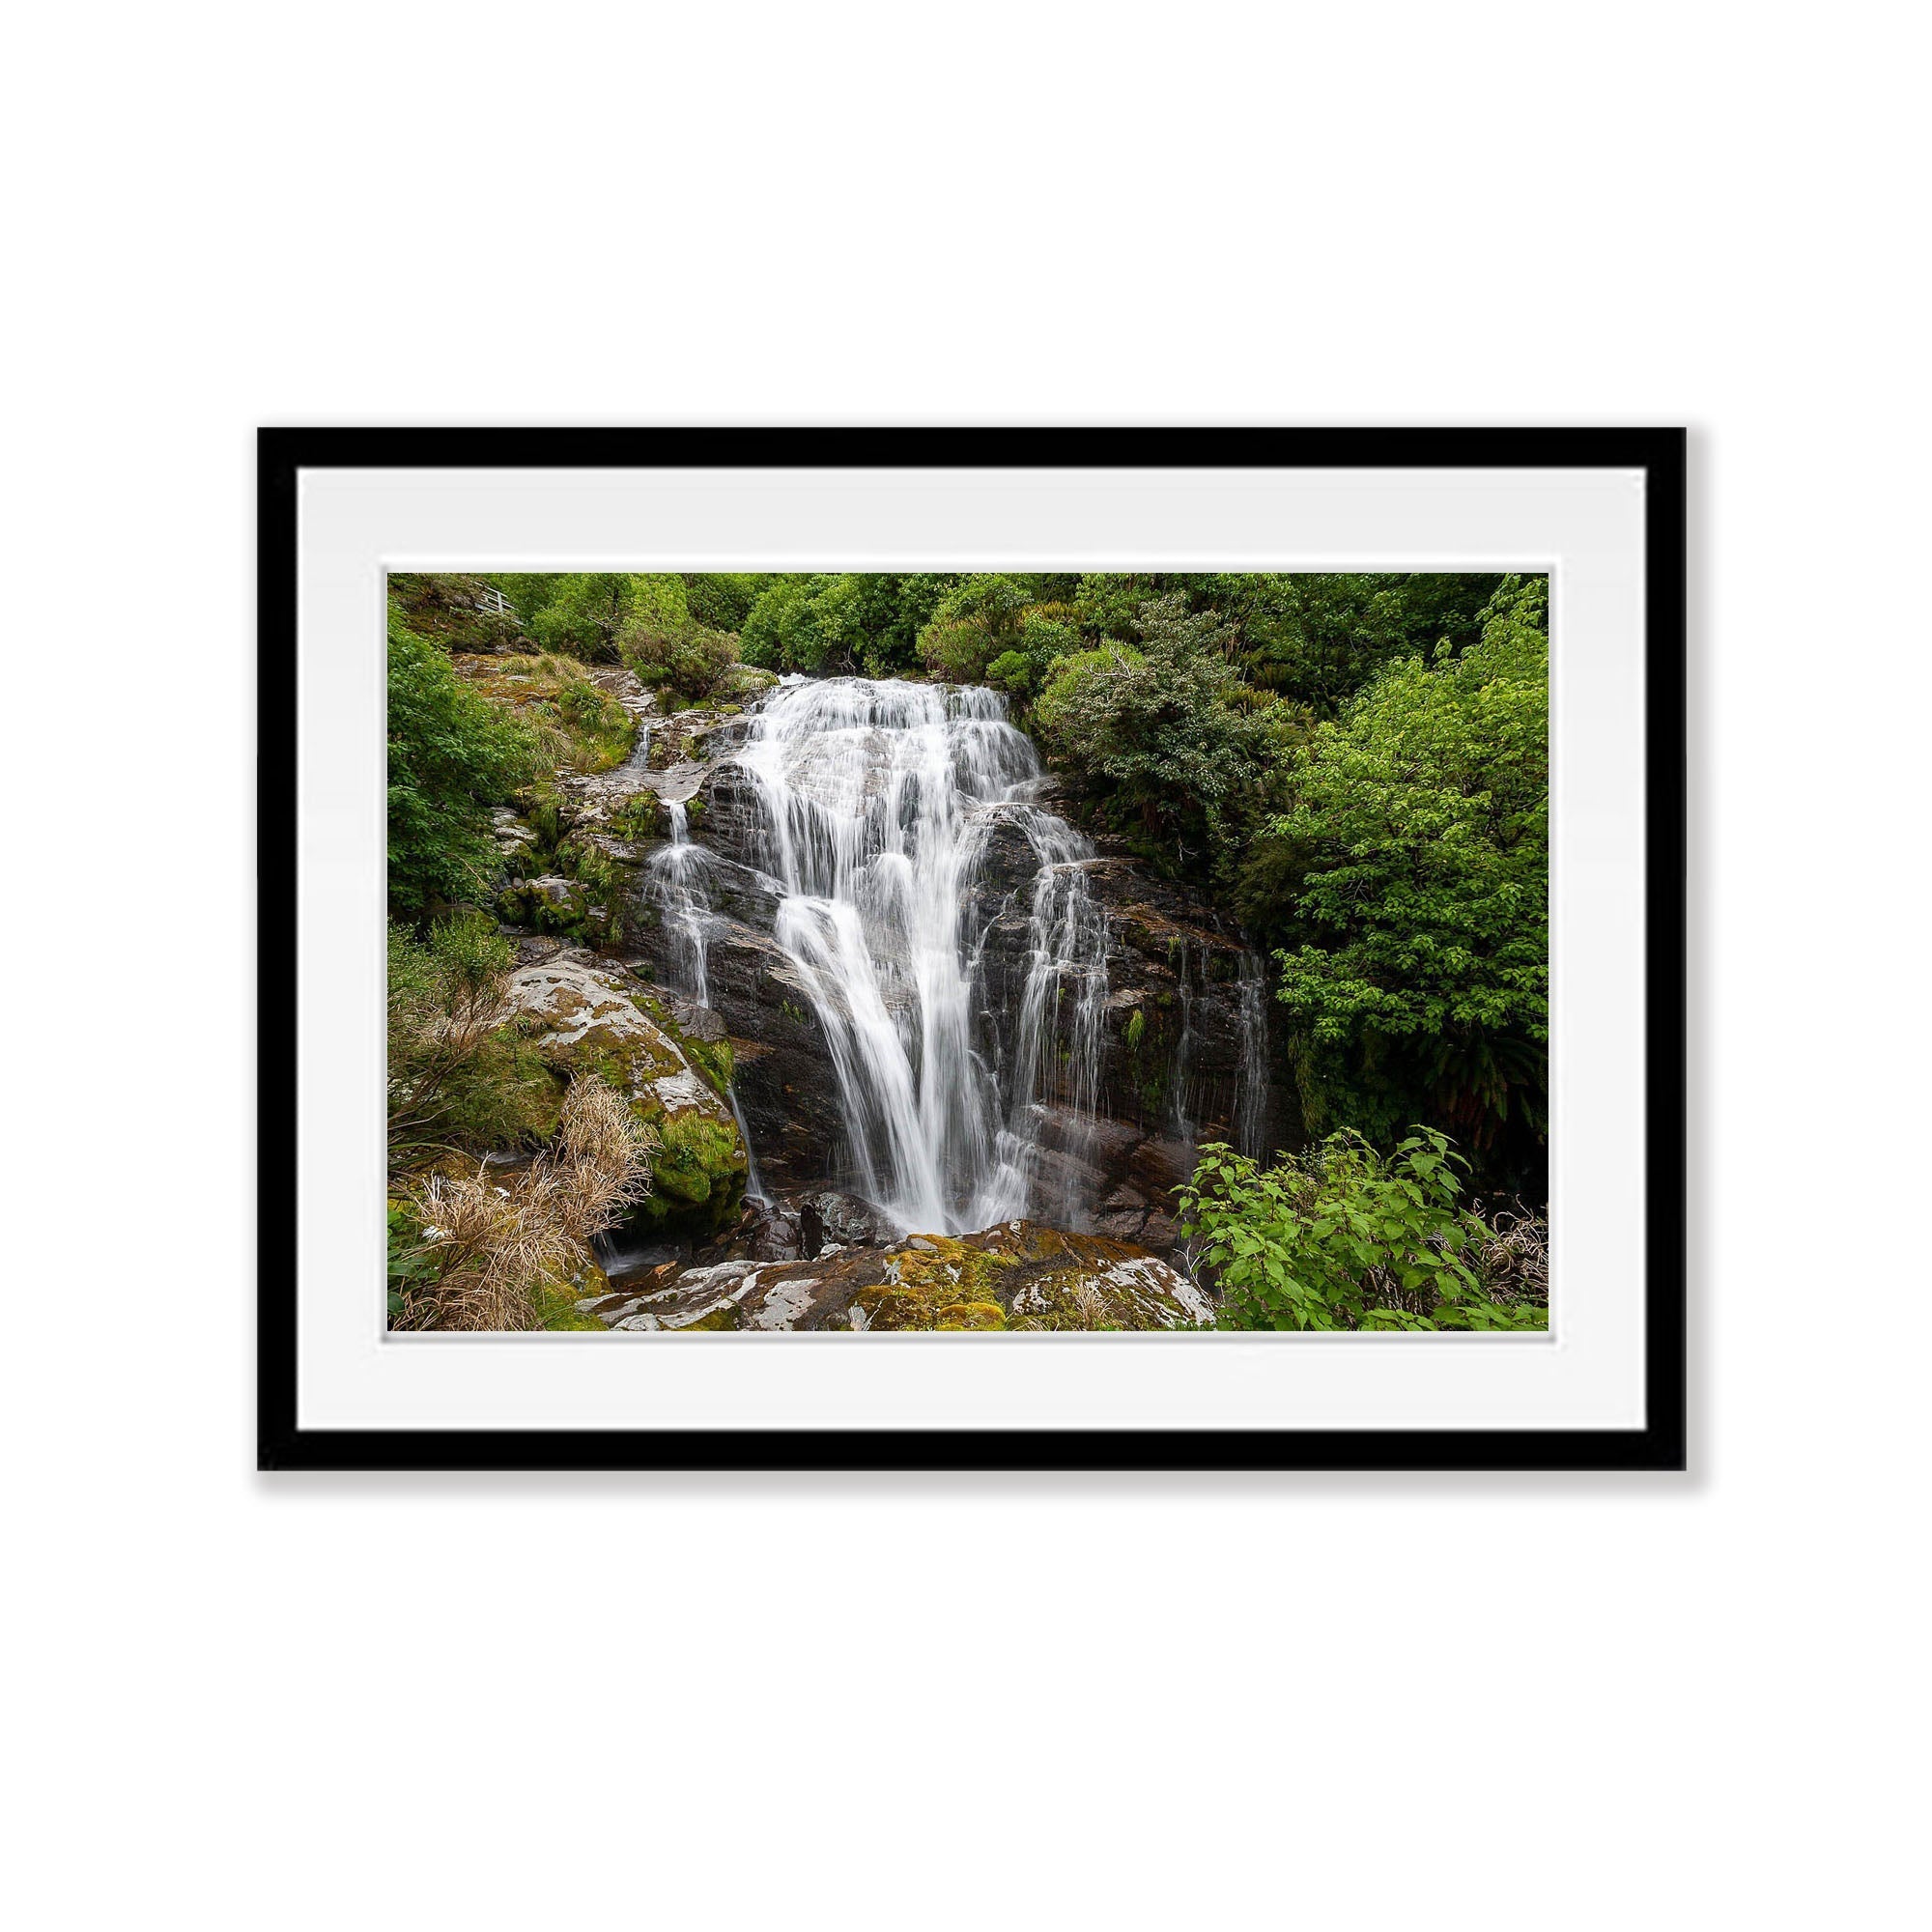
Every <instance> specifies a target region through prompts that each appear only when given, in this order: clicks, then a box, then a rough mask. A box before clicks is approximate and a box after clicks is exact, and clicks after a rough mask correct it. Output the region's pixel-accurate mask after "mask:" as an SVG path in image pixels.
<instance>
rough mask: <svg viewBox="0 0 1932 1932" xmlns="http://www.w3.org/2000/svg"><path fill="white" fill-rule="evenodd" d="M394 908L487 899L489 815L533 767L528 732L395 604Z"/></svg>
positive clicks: (492, 848)
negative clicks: (473, 686)
mask: <svg viewBox="0 0 1932 1932" xmlns="http://www.w3.org/2000/svg"><path fill="white" fill-rule="evenodd" d="M388 738H389V774H388V776H389V786H388V808H389V841H388V862H389V876H388V885H389V904H390V907H391V908H392V910H394V911H395V912H397V913H399V914H401V915H404V916H406V917H409V918H420V917H422V916H423V915H424V914H425V913H427V912H428V911H429V909H430V908H431V907H432V906H434V905H436V904H438V903H439V902H448V901H462V900H467V899H475V898H478V897H480V896H482V895H484V894H485V893H486V892H487V891H488V890H489V887H490V883H491V881H492V879H493V878H494V876H495V874H496V872H497V863H498V862H497V847H496V845H495V843H494V841H493V840H492V838H491V837H490V808H491V807H492V806H493V805H499V804H502V803H503V802H504V801H506V800H507V799H508V798H509V796H510V794H511V793H512V792H513V791H514V790H515V789H516V788H517V787H518V786H519V785H522V784H525V783H526V782H527V781H529V780H530V779H531V778H532V777H533V776H534V775H535V772H536V768H537V753H536V745H535V741H534V739H533V737H532V735H531V733H530V732H529V730H528V729H527V728H526V727H525V726H524V725H521V724H520V723H519V722H518V721H517V720H516V719H515V718H513V717H510V716H506V715H505V714H504V713H503V712H501V711H498V710H497V708H496V707H494V706H493V705H491V704H489V703H487V702H486V701H485V700H484V699H483V698H481V697H479V696H477V695H476V694H475V693H474V692H473V691H471V690H469V688H468V687H467V686H466V685H465V684H464V683H463V681H462V680H461V679H460V678H459V677H458V676H457V675H456V672H455V670H454V669H453V668H452V667H451V665H450V662H449V657H448V654H447V653H446V652H444V651H443V650H442V649H440V647H439V646H438V645H436V644H433V643H431V642H430V641H429V640H428V639H425V638H422V637H418V636H417V635H416V633H415V632H413V631H412V630H411V629H410V628H409V626H408V625H407V624H406V623H405V622H404V621H403V618H402V614H401V611H400V610H399V609H398V607H397V605H396V604H395V603H394V601H393V600H392V601H391V603H390V606H389V665H388Z"/></svg>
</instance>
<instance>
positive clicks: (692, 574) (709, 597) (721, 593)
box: [684, 570, 765, 631]
mask: <svg viewBox="0 0 1932 1932" xmlns="http://www.w3.org/2000/svg"><path fill="white" fill-rule="evenodd" d="M764 586H765V580H764V578H763V577H761V576H759V575H758V574H757V573H756V572H755V571H750V570H735V571H733V570H722V571H697V570H693V571H687V572H686V573H685V577H684V602H685V608H686V610H687V611H689V612H690V614H691V620H692V622H693V623H695V624H702V625H703V626H704V627H705V629H706V630H708V631H736V630H738V629H740V628H741V627H742V626H743V624H744V622H745V619H746V618H747V617H748V616H750V615H751V611H752V606H753V604H755V603H756V602H757V601H758V593H759V592H760V591H761V590H762V589H763V588H764Z"/></svg>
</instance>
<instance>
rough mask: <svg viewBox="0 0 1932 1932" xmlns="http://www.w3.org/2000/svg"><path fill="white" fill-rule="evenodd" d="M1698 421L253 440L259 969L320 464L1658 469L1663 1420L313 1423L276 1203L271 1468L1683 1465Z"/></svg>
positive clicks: (276, 1147) (1655, 1028)
mask: <svg viewBox="0 0 1932 1932" xmlns="http://www.w3.org/2000/svg"><path fill="white" fill-rule="evenodd" d="M1685 458H1686V433H1685V432H1684V431H1683V430H1682V429H1668V428H1662V429H1659V428H1639V429H1443V428H1436V429H1071V430H1058V429H940V430H920V429H769V430H767V429H703V430H700V429H655V430H653V429H475V428H471V429H352V428H333V429H303V428H270V429H263V430H261V431H260V432H259V435H258V442H257V519H258V521H257V545H258V553H257V568H258V580H257V599H258V602H257V624H258V653H259V711H258V731H259V740H258V772H259V793H258V835H259V836H258V859H257V873H258V891H259V904H260V924H259V935H258V948H259V951H258V958H259V970H260V976H261V977H260V983H261V984H263V985H270V984H281V985H284V986H286V985H287V983H288V980H289V975H290V973H291V971H292V967H293V962H294V960H295V957H296V950H295V940H296V865H297V794H296V758H295V742H296V635H297V611H296V595H297V540H298V532H297V493H298V473H299V472H300V471H301V470H303V469H324V468H333V467H346V468H355V469H384V468H395V469H419V468H422V469H466V468H477V467H489V468H498V467H502V468H521V467H530V468H542V469H598V468H625V469H630V468H659V467H675V468H699V469H703V468H737V467H748V466H756V467H761V468H786V467H811V468H858V467H879V466H892V467H947V468H964V467H987V466H999V467H1001V468H1032V467H1037V468H1055V469H1064V468H1083V469H1091V468H1106V467H1124V466H1132V467H1135V468H1160V467H1175V468H1183V467H1184V468H1187V469H1214V468H1256V467H1265V468H1337V467H1341V468H1350V469H1362V468H1402V469H1432V468H1454V469H1491V468H1530V467H1533V468H1539V469H1561V468H1577V469H1598V468H1615V469H1641V470H1643V471H1644V472H1645V476H1646V490H1645V510H1644V556H1645V563H1644V568H1645V635H1644V655H1645V694H1646V696H1645V748H1644V753H1645V755H1644V770H1645V801H1644V804H1645V827H1646V830H1645V848H1646V849H1645V858H1646V873H1645V895H1646V921H1647V923H1646V956H1645V992H1646V1028H1647V1037H1646V1048H1645V1074H1646V1089H1645V1103H1644V1105H1645V1170H1646V1232H1645V1254H1644V1316H1645V1321H1644V1337H1645V1341H1644V1350H1645V1359H1644V1397H1645V1401H1644V1414H1645V1421H1644V1425H1643V1426H1642V1427H1641V1428H1640V1429H1626V1430H1605V1429H1586V1430H1565V1429H1534V1430H1513V1429H1496V1430H1460V1429H1458V1430H1442V1429H1416V1430H1373V1431H1371V1430H1336V1429H1319V1430H1286V1429H1285V1430H1231V1431H1184V1432H1177V1431H1173V1430H1117V1431H1091V1432H1090V1431H1081V1432H1067V1431H1058V1430H1024V1431H995V1430H945V1431H922V1430H871V1429H866V1430H858V1429H853V1430H781V1431H733V1432H719V1431H710V1430H635V1431H632V1430H589V1431H574V1430H494V1429H481V1430H392V1429H385V1430H337V1429H325V1430H318V1429H303V1428H301V1427H299V1426H298V1420H297V1328H296V1283H295V1280H294V1278H293V1276H292V1274H291V1272H290V1268H289V1264H288V1256H289V1253H290V1242H289V1231H288V1229H287V1227H286V1225H285V1224H272V1223H271V1222H270V1217H269V1215H268V1214H267V1213H266V1212H264V1213H262V1214H261V1216H260V1224H261V1231H262V1232H261V1242H260V1251H259V1257H258V1282H257V1295H256V1375H257V1390H256V1399H257V1409H256V1414H257V1466H258V1467H259V1468H261V1469H264V1470H296V1469H373V1470H417V1469H424V1470H427V1469H476V1470H502V1469H664V1470H681V1469H725V1470H764V1469H827V1470H832V1469H867V1470H879V1469H905V1470H956V1469H973V1470H1093V1469H1102V1470H1104V1469H1120V1470H1146V1469H1182V1470H1209V1469H1362V1470H1375V1469H1382V1470H1389V1469H1402V1470H1424V1469H1428V1470H1444V1469H1469V1470H1475V1469H1544V1470H1681V1469H1683V1468H1685V1466H1686V1447H1687V1390H1686V1320H1687V1283H1686V1264H1685V1238H1686V1228H1685V1208H1686V1199H1685V1154H1686V1143H1685V1094H1686V1085H1685V933H1686V920H1685V836H1686V822H1685V814H1686V795H1687V771H1686V742H1685V672H1686V576H1685V573H1686V541H1685V527H1686V526H1685ZM295 1016H296V1004H295V1000H294V998H293V997H291V998H289V999H287V1000H285V1001H282V1002H280V1003H278V1004H277V1005H276V1006H275V1007H274V1008H273V1009H272V1010H270V1009H269V1008H268V1007H267V1006H266V1005H265V1006H264V1008H263V1016H262V1019H261V1023H260V1033H259V1063H258V1088H257V1108H258V1147H259V1149H260V1150H261V1152H260V1155H259V1165H258V1178H257V1185H258V1190H259V1192H258V1200H261V1199H266V1198H268V1197H269V1196H270V1194H272V1196H273V1198H275V1199H277V1200H286V1199H287V1196H288V1190H287V1188H286V1184H285V1182H286V1177H285V1176H284V1175H283V1174H281V1173H279V1172H277V1173H274V1174H270V1171H269V1163H270V1152H271V1151H273V1153H274V1158H275V1159H276V1160H280V1159H281V1158H282V1157H283V1152H282V1151H285V1150H286V1149H288V1148H290V1147H292V1146H295V1145H296V1144H297V1142H296V1086H295V1081H296V1017H295Z"/></svg>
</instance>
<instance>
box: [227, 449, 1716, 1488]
mask: <svg viewBox="0 0 1932 1932" xmlns="http://www.w3.org/2000/svg"><path fill="white" fill-rule="evenodd" d="M1684 461H1685V442H1684V435H1683V432H1682V431H1679V430H1672V429H1639V430H1631V429H1616V430H1607V429H1568V430H1564V429H1548V430H1476V429H1467V430H1452V429H1436V430H1305V431H1302V430H1261V429H1256V430H1172V429H1168V430H1091V429H1089V430H1043V429H1027V430H930V431H918V430H850V431H838V430H772V431H753V430H708V431H700V430H688V429H686V430H661V431H656V430H608V431H585V430H548V431H547V430H484V429H477V430H345V429H328V430H323V429H313V430H311V429H270V430H264V431H263V432H261V436H260V443H259V505H260V584H259V591H260V651H261V712H260V733H261V741H260V769H261V798H260V813H261V818H260V893H261V948H262V955H261V984H262V987H263V989H264V992H263V999H262V1010H263V1014H264V1018H263V1021H262V1033H261V1060H260V1066H261V1089H260V1150H261V1153H260V1160H261V1167H260V1189H261V1227H262V1252H261V1262H260V1269H261V1272H260V1287H259V1304H258V1320H259V1390H258V1401H259V1421H260V1431H259V1434H260V1449H259V1460H260V1464H261V1466H262V1467H263V1468H265V1469H300V1468H353V1467H361V1468H378V1469H382V1468H394V1469H409V1468H520V1467H530V1468H695V1467H709V1468H774V1469H778V1468H787V1469H789V1468H801V1467H804V1468H844V1467H851V1468H867V1469H876V1468H911V1469H935V1468H1039V1469H1053V1468H1158V1467H1174V1468H1242V1467H1248V1468H1296V1467H1306V1468H1414V1469H1427V1468H1550V1469H1586V1468H1597V1469H1659V1470H1669V1469H1680V1468H1682V1467H1683V1466H1684V1463H1685V1444H1686V1414H1685V1400H1686V1396H1685V1294H1686V1284H1685V1265H1684V1130H1683V1110H1684V997H1683V969H1684V872H1683V845H1684V811H1685V775H1684V757H1685V742H1684V701H1683V690H1684V668H1685V471H1684ZM292 975H293V990H292V992H290V991H289V990H288V989H289V988H290V986H291V976H292ZM270 988H275V989H278V991H277V992H276V994H275V996H274V997H273V998H270V992H269V989H270Z"/></svg>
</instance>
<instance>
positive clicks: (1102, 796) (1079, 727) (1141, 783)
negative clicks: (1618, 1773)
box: [1033, 595, 1293, 863]
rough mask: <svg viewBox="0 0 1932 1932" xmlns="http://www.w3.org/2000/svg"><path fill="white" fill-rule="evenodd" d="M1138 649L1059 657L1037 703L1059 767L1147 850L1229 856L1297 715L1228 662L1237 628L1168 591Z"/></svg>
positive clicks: (1169, 855) (1142, 622)
mask: <svg viewBox="0 0 1932 1932" xmlns="http://www.w3.org/2000/svg"><path fill="white" fill-rule="evenodd" d="M1136 622H1137V626H1138V629H1139V631H1140V642H1139V643H1138V644H1137V645H1133V646H1126V645H1119V644H1113V645H1104V646H1102V647H1101V648H1099V649H1096V650H1090V651H1081V652H1076V653H1075V654H1074V655H1072V656H1070V657H1063V658H1061V659H1059V660H1058V661H1057V663H1056V664H1055V666H1054V668H1053V674H1052V675H1051V677H1050V678H1049V679H1048V680H1047V683H1046V687H1045V689H1044V690H1043V691H1042V692H1041V693H1040V696H1039V697H1038V699H1037V702H1036V703H1035V705H1034V709H1033V721H1034V727H1035V729H1036V731H1037V733H1038V735H1039V737H1040V739H1041V742H1042V743H1043V744H1044V745H1045V747H1046V749H1047V752H1048V754H1049V756H1050V757H1051V758H1052V760H1053V762H1054V763H1055V765H1056V766H1057V767H1058V768H1059V769H1061V770H1063V771H1065V772H1066V773H1068V774H1070V775H1071V776H1072V777H1073V778H1074V779H1075V780H1076V781H1077V782H1078V784H1079V787H1080V789H1081V791H1082V793H1083V795H1084V796H1085V797H1086V799H1087V800H1088V801H1089V802H1090V803H1091V804H1092V805H1093V806H1094V808H1095V809H1096V810H1098V811H1099V812H1100V813H1101V815H1102V816H1104V818H1105V819H1106V821H1107V822H1108V823H1110V824H1112V825H1115V826H1117V827H1119V828H1120V829H1122V830H1126V829H1137V830H1138V831H1139V833H1140V834H1141V835H1142V837H1143V838H1146V839H1148V840H1150V841H1151V843H1152V847H1153V850H1151V853H1150V856H1156V854H1157V855H1158V856H1161V857H1162V858H1164V859H1165V860H1166V861H1168V862H1172V863H1179V860H1180V858H1181V857H1182V856H1183V854H1184V850H1185V848H1186V847H1187V846H1189V845H1193V846H1196V847H1197V848H1202V849H1206V850H1208V852H1209V853H1210V855H1211V856H1214V857H1216V858H1221V859H1226V858H1228V857H1229V856H1231V855H1232V854H1233V853H1234V852H1235V851H1236V850H1238V848H1239V843H1240V840H1241V838H1242V837H1243V835H1244V832H1245V828H1246V826H1247V825H1248V824H1249V823H1250V822H1251V820H1252V819H1253V818H1254V816H1255V815H1256V814H1257V813H1258V812H1259V811H1260V810H1261V809H1262V807H1263V806H1264V802H1265V799H1266V794H1267V787H1268V785H1269V782H1270V779H1271V775H1272V774H1273V772H1274V771H1275V769H1276V767H1277V765H1278V763H1279V760H1280V757H1281V754H1282V753H1283V752H1284V750H1285V749H1286V747H1287V744H1288V743H1289V741H1290V737H1291V735H1292V729H1293V725H1292V720H1291V719H1290V718H1289V717H1288V716H1287V715H1286V714H1285V713H1283V712H1282V711H1281V710H1280V709H1279V707H1278V706H1276V705H1275V704H1274V703H1273V701H1272V700H1271V699H1269V698H1267V697H1265V696H1258V695H1257V694H1256V693H1254V692H1252V691H1250V690H1249V689H1248V688H1247V687H1246V686H1245V685H1243V683H1242V682H1241V680H1240V677H1239V675H1238V674H1237V672H1236V669H1235V668H1234V667H1233V666H1232V664H1231V663H1230V662H1229V653H1230V650H1231V648H1232V644H1233V632H1232V630H1231V629H1230V628H1229V627H1228V626H1227V625H1225V624H1223V623H1221V622H1220V621H1219V620H1218V619H1217V618H1216V617H1215V616H1214V614H1213V613H1212V612H1211V611H1210V612H1202V613H1199V614H1191V613H1190V612H1189V611H1187V609H1186V606H1185V602H1184V600H1183V599H1182V598H1181V597H1180V596H1179V595H1169V596H1166V597H1162V598H1158V599H1155V600H1153V601H1151V602H1149V603H1145V604H1143V605H1142V606H1141V607H1140V609H1139V615H1138V617H1137V619H1136Z"/></svg>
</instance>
